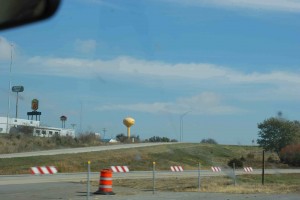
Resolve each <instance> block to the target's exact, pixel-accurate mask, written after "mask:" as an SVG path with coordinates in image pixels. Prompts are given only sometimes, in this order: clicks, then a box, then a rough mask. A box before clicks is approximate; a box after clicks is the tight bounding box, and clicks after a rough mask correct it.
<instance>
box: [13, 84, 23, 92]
mask: <svg viewBox="0 0 300 200" xmlns="http://www.w3.org/2000/svg"><path fill="white" fill-rule="evenodd" d="M11 90H12V91H13V92H23V91H24V87H23V86H21V85H20V86H13V87H12V88H11Z"/></svg>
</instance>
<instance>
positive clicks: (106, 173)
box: [94, 169, 115, 195]
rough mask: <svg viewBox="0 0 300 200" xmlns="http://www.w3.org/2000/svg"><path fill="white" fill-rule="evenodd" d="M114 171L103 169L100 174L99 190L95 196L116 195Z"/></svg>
mask: <svg viewBox="0 0 300 200" xmlns="http://www.w3.org/2000/svg"><path fill="white" fill-rule="evenodd" d="M112 173H113V172H112V170H111V169H103V170H101V172H100V180H99V189H98V191H97V192H95V193H94V194H103V195H114V194H115V193H114V192H113V191H112Z"/></svg>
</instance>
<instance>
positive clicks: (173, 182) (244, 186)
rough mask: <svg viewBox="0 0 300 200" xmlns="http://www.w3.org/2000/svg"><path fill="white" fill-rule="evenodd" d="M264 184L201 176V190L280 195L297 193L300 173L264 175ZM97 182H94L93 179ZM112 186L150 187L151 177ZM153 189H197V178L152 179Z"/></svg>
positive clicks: (257, 178)
mask: <svg viewBox="0 0 300 200" xmlns="http://www.w3.org/2000/svg"><path fill="white" fill-rule="evenodd" d="M265 178H266V182H265V185H263V186H262V185H261V177H260V176H259V175H243V176H238V177H237V185H236V186H235V185H234V184H233V180H232V179H230V178H228V177H202V178H201V188H200V191H201V192H223V193H235V194H250V193H264V194H284V193H300V187H299V185H300V174H284V175H266V177H265ZM92 184H93V185H95V186H96V185H97V184H98V183H97V182H93V183H92ZM113 186H122V187H127V188H132V189H136V190H152V188H153V185H152V179H151V180H150V179H147V180H141V179H139V180H124V179H120V180H114V181H113ZM155 190H158V191H173V192H197V191H198V179H197V178H168V179H166V178H161V179H156V182H155Z"/></svg>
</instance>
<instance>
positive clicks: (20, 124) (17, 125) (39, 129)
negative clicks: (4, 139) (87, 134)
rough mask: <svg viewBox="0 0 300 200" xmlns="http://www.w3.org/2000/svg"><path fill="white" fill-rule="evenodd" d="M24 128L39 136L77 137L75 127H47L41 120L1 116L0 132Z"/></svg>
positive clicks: (18, 130) (20, 130) (16, 130)
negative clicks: (42, 124)
mask: <svg viewBox="0 0 300 200" xmlns="http://www.w3.org/2000/svg"><path fill="white" fill-rule="evenodd" d="M22 130H26V132H27V133H28V132H29V133H30V134H32V135H33V136H39V137H52V136H54V135H59V136H71V137H75V130H74V129H65V128H55V127H46V126H41V125H40V121H34V120H27V119H18V118H7V117H0V133H11V132H22Z"/></svg>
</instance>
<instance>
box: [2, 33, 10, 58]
mask: <svg viewBox="0 0 300 200" xmlns="http://www.w3.org/2000/svg"><path fill="white" fill-rule="evenodd" d="M11 50H12V47H11V43H10V42H9V41H8V40H7V39H6V38H4V37H1V36H0V60H9V59H10V57H11Z"/></svg>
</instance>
